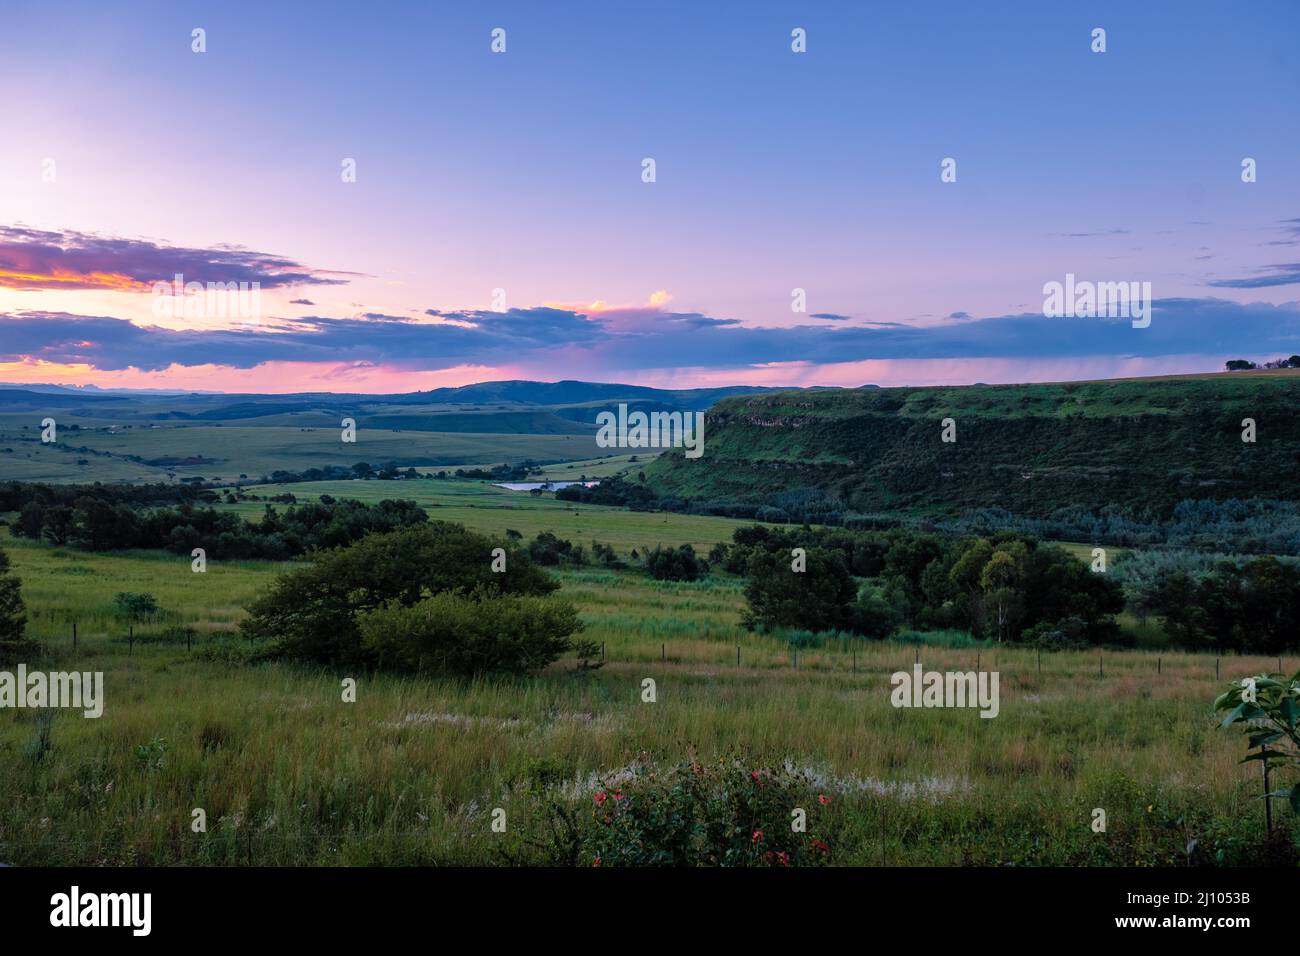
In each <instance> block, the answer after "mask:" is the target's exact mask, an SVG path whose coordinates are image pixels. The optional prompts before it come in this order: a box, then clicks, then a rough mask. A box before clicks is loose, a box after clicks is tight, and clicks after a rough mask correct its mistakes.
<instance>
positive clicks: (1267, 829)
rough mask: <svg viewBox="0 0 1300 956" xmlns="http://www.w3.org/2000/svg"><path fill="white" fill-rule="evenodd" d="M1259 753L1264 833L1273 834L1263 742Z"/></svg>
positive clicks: (1265, 749) (1271, 805)
mask: <svg viewBox="0 0 1300 956" xmlns="http://www.w3.org/2000/svg"><path fill="white" fill-rule="evenodd" d="M1259 750H1260V753H1262V754H1264V759H1263V760H1261V761H1260V763H1262V764H1263V765H1264V833H1265V835H1266V836H1272V835H1273V801H1272V800H1270V799H1269V798H1268V795H1269V793H1270V790H1269V789H1268V745H1267V744H1265V745H1264V746H1263V747H1260V748H1259Z"/></svg>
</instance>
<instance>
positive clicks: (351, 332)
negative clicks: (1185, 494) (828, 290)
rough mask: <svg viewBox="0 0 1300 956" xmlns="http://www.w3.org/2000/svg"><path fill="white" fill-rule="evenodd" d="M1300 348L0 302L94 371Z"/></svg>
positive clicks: (713, 323) (41, 351)
mask: <svg viewBox="0 0 1300 956" xmlns="http://www.w3.org/2000/svg"><path fill="white" fill-rule="evenodd" d="M1243 349H1247V350H1249V352H1250V353H1251V354H1268V353H1272V352H1283V351H1284V352H1286V353H1287V354H1289V353H1291V352H1295V351H1297V350H1298V349H1300V304H1296V303H1290V304H1286V305H1272V304H1268V303H1252V304H1245V305H1243V304H1240V303H1235V302H1228V301H1224V300H1221V299H1161V300H1158V301H1156V302H1155V303H1154V306H1153V316H1152V322H1151V325H1150V327H1149V328H1145V329H1134V328H1132V326H1131V324H1130V322H1129V321H1128V320H1126V319H1102V318H1056V319H1048V318H1044V317H1043V316H1042V315H1041V314H1037V313H1028V314H1020V315H1003V316H992V317H986V318H967V319H963V320H960V321H951V322H945V323H941V324H937V325H926V326H910V325H902V324H898V323H893V324H886V323H877V324H871V325H864V326H839V325H835V326H827V325H811V324H808V325H798V326H792V327H761V328H760V327H752V326H746V325H743V324H742V323H740V322H738V321H737V320H735V319H719V318H714V317H711V316H707V315H703V314H700V313H695V312H682V313H662V314H660V315H659V316H658V318H657V320H656V321H655V322H654V323H640V322H633V323H628V322H625V321H623V320H620V319H612V318H610V317H608V316H599V315H598V316H588V315H584V314H582V313H579V312H575V311H572V310H567V309H556V308H550V307H537V308H530V309H511V310H508V311H506V312H485V311H477V310H475V311H446V310H439V309H429V310H428V311H427V316H426V317H418V318H411V317H399V316H390V315H384V314H381V313H368V314H364V315H359V316H355V317H352V318H325V317H318V316H312V317H307V318H302V319H291V320H286V321H284V322H283V323H282V324H280V325H278V326H277V327H275V328H274V329H269V328H261V329H167V328H157V327H145V326H138V325H134V324H132V323H131V322H128V321H126V320H124V319H117V318H111V317H107V316H78V315H70V314H67V313H62V312H30V311H29V312H15V313H8V314H0V362H15V361H24V360H43V361H47V362H53V363H62V364H84V365H88V366H91V367H93V368H96V369H101V370H121V369H127V368H137V369H142V370H161V369H166V368H169V367H170V366H172V365H179V366H198V365H218V366H226V367H232V368H241V369H247V368H252V367H255V366H257V365H260V364H263V363H269V362H321V363H326V362H348V363H371V364H373V365H375V366H385V367H393V368H400V369H404V370H411V371H421V370H424V371H433V370H440V369H447V368H452V367H455V366H459V365H465V364H476V365H487V366H501V365H509V366H514V367H521V366H527V367H529V368H534V369H537V370H538V371H539V373H549V374H550V375H551V377H555V378H559V377H562V376H564V375H571V374H574V370H575V369H578V368H582V369H592V370H601V371H604V372H606V373H613V372H621V371H624V372H633V371H639V370H654V369H680V368H688V367H690V368H713V369H724V368H726V369H734V368H740V367H744V366H759V365H767V364H770V363H772V362H786V363H791V362H803V363H812V364H822V363H826V364H832V363H843V362H854V361H868V360H916V359H925V360H933V359H981V358H987V359H1041V360H1058V359H1069V358H1074V357H1113V358H1119V359H1130V358H1154V357H1161V356H1177V355H1192V354H1211V355H1213V354H1224V355H1226V354H1227V353H1230V352H1231V353H1236V352H1239V351H1242V350H1243Z"/></svg>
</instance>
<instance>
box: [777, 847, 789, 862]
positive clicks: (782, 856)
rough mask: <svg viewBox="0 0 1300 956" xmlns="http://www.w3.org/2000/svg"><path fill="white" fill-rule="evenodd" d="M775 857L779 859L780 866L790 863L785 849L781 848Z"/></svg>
mask: <svg viewBox="0 0 1300 956" xmlns="http://www.w3.org/2000/svg"><path fill="white" fill-rule="evenodd" d="M776 858H777V859H778V860H780V861H781V865H782V866H789V865H790V854H789V853H786V852H785V850H782V851H781V852H780V853H778V854H777V855H776Z"/></svg>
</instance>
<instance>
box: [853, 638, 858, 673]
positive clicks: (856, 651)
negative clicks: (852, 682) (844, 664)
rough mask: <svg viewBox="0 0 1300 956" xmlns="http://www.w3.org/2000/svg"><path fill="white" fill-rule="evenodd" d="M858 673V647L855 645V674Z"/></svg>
mask: <svg viewBox="0 0 1300 956" xmlns="http://www.w3.org/2000/svg"><path fill="white" fill-rule="evenodd" d="M857 672H858V645H856V644H854V645H853V673H855V674H856V673H857Z"/></svg>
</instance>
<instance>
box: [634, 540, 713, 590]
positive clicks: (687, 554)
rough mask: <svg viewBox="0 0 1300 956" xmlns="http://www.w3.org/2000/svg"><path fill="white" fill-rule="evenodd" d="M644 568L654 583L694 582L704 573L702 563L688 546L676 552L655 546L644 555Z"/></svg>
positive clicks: (685, 545)
mask: <svg viewBox="0 0 1300 956" xmlns="http://www.w3.org/2000/svg"><path fill="white" fill-rule="evenodd" d="M645 566H646V570H647V571H649V572H650V574H651V575H652V576H653V577H654V579H655V580H656V581H695V580H697V579H698V578H699V577H700V576H701V575H702V574H703V573H704V571H705V568H704V565H703V562H701V561H700V559H699V558H697V557H696V556H695V549H694V548H693V547H691V546H690V545H689V544H684V545H682V546H681V547H680V548H677V549H676V550H673V549H672V548H661V547H659V546H658V545H655V548H654V550H653V551H650V552H648V553H647V554H646V558H645Z"/></svg>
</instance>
